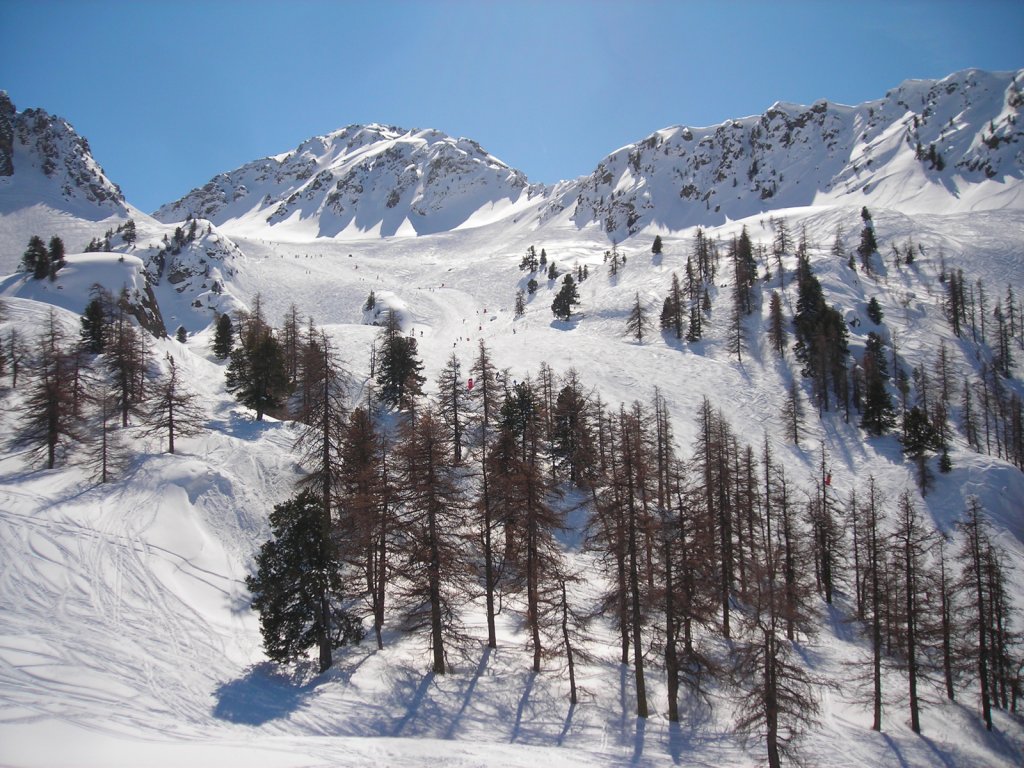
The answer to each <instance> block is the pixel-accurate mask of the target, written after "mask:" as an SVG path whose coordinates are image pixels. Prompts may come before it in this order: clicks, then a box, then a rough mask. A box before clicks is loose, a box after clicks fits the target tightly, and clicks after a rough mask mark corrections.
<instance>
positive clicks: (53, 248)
mask: <svg viewBox="0 0 1024 768" xmlns="http://www.w3.org/2000/svg"><path fill="white" fill-rule="evenodd" d="M46 256H47V261H48V269H47V272H46V275H43V276H44V277H45V276H49V278H50V279H51V280H56V279H57V270H58V269H60V268H61V267H63V266H64V263H65V262H64V241H63V240H61V239H60V238H59V237H57V236H56V235H54V236H53V237H51V238H50V246H49V248H48V249H47V252H46ZM37 272H38V270H37Z"/></svg>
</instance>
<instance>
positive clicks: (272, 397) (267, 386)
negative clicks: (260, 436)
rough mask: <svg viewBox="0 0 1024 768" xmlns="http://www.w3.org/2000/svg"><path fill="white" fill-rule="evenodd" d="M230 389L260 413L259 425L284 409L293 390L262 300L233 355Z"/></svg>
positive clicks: (246, 321) (229, 372)
mask: <svg viewBox="0 0 1024 768" xmlns="http://www.w3.org/2000/svg"><path fill="white" fill-rule="evenodd" d="M226 386H227V389H228V391H229V392H231V393H232V394H234V396H235V399H237V400H238V401H239V402H240V403H241V404H242V405H244V406H246V407H247V408H251V409H253V410H254V411H256V421H263V416H264V414H265V413H267V411H270V410H273V409H276V408H280V407H281V406H282V405H284V397H285V395H286V394H287V392H288V389H289V385H288V371H287V369H286V367H285V358H284V352H283V351H282V349H281V344H280V343H279V342H278V340H277V338H276V337H275V336H274V334H273V331H272V329H271V328H270V326H268V325H267V323H266V320H265V319H264V318H263V313H262V309H261V302H260V297H259V296H257V297H256V301H255V307H254V309H253V312H252V314H251V315H249V316H248V317H246V318H244V323H243V327H242V330H241V333H240V334H239V338H238V344H237V345H236V346H235V348H234V349H233V350H232V351H231V362H230V364H229V365H228V369H227V372H226Z"/></svg>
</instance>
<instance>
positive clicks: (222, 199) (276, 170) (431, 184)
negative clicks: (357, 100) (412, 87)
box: [154, 125, 541, 236]
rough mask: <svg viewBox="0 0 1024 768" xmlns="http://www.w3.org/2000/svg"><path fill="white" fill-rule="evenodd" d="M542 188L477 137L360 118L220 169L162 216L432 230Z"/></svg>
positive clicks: (328, 229) (385, 231)
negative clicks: (273, 152) (270, 154)
mask: <svg viewBox="0 0 1024 768" xmlns="http://www.w3.org/2000/svg"><path fill="white" fill-rule="evenodd" d="M540 191H541V188H539V187H530V186H529V185H528V184H527V181H526V177H525V176H524V175H523V174H522V173H520V172H519V171H516V170H514V169H512V168H509V167H508V166H507V165H505V164H504V163H502V162H501V161H500V160H498V159H497V158H495V157H493V156H492V155H489V154H488V153H487V152H485V151H484V150H483V149H482V148H481V147H480V145H479V144H477V143H476V142H474V141H471V140H469V139H454V138H452V137H450V136H447V135H445V134H443V133H440V132H439V131H431V130H424V131H407V130H404V129H401V128H396V127H394V126H383V125H368V126H362V125H353V126H349V127H347V128H344V129H342V130H340V131H336V132H334V133H331V134H328V135H327V136H317V137H314V138H312V139H309V140H308V141H305V142H303V143H302V144H301V145H300V146H298V147H297V148H296V149H294V150H293V151H291V152H288V153H287V154H284V155H279V156H277V157H268V158H265V159H263V160H257V161H255V162H253V163H249V164H248V165H244V166H242V167H241V168H238V169H236V170H234V171H231V172H229V173H223V174H220V175H218V176H216V177H214V178H213V179H211V180H210V181H209V182H208V183H207V184H205V185H204V186H203V187H201V188H199V189H195V190H193V191H192V192H190V193H189V194H188V195H186V196H185V197H183V198H182V199H180V200H178V201H176V202H174V203H170V204H168V205H165V206H163V207H162V208H160V210H158V211H157V212H156V213H155V214H154V216H155V217H156V218H157V219H159V220H161V221H166V222H172V221H181V220H183V219H184V218H186V217H187V216H189V215H191V216H197V217H203V218H207V219H210V220H211V221H213V222H214V223H215V224H218V225H220V224H222V223H224V222H225V221H228V220H231V219H238V218H244V217H255V218H257V219H259V220H261V221H262V222H265V223H266V224H269V225H271V226H275V225H278V224H281V223H284V222H293V223H294V222H310V221H312V222H315V226H316V232H317V234H320V235H325V236H330V235H334V234H337V233H339V232H341V231H342V230H344V229H346V228H348V227H355V228H356V229H359V230H363V231H366V230H372V229H374V228H379V231H380V233H381V234H382V235H389V234H394V233H395V232H397V231H399V230H400V229H401V228H403V227H406V228H411V229H412V230H413V231H415V232H416V233H418V234H425V233H429V232H440V231H445V230H448V229H453V228H455V227H457V226H459V225H460V224H462V223H463V222H465V221H466V220H467V219H468V218H469V217H470V216H472V215H473V213H475V212H476V211H479V210H480V209H481V208H485V207H487V206H492V205H495V204H500V203H503V202H507V201H513V202H514V201H516V200H518V199H519V197H520V196H521V195H522V194H524V193H526V194H527V195H533V194H537V193H539V192H540Z"/></svg>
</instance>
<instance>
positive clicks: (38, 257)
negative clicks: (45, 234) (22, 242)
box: [21, 235, 50, 280]
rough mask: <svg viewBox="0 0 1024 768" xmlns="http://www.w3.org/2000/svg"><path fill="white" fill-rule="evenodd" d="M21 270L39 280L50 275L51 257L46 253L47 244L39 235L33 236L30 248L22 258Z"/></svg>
mask: <svg viewBox="0 0 1024 768" xmlns="http://www.w3.org/2000/svg"><path fill="white" fill-rule="evenodd" d="M21 268H22V269H23V270H24V271H25V272H30V273H31V274H32V276H33V277H34V278H35V279H36V280H39V279H41V278H43V277H46V276H47V275H48V274H49V273H50V257H49V254H48V253H47V251H46V244H45V243H43V238H41V237H39V235H32V237H30V238H29V241H28V247H27V248H26V249H25V253H23V254H22V256H21Z"/></svg>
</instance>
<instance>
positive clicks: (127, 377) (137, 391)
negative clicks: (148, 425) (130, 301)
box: [104, 297, 149, 427]
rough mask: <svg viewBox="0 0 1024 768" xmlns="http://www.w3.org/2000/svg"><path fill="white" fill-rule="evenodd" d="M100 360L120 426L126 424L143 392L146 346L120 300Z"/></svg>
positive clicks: (146, 358)
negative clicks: (105, 372) (117, 411)
mask: <svg viewBox="0 0 1024 768" xmlns="http://www.w3.org/2000/svg"><path fill="white" fill-rule="evenodd" d="M122 298H123V297H122ZM104 363H105V366H106V369H107V373H108V374H109V375H110V378H111V384H112V387H113V392H114V396H115V397H116V399H117V405H118V408H119V409H120V411H121V426H122V427H127V426H128V421H129V416H130V415H131V414H132V413H133V412H134V411H136V410H137V409H138V407H139V406H140V405H141V404H142V402H143V400H144V399H145V396H146V391H145V382H146V376H147V374H148V370H149V348H148V345H147V344H146V338H145V336H143V335H142V333H141V332H140V331H139V330H138V329H137V328H136V327H135V326H134V325H132V322H131V319H130V318H129V315H128V313H127V312H126V311H125V307H124V302H123V301H119V302H118V306H117V310H116V316H115V317H114V321H113V324H112V325H111V327H110V338H109V340H108V341H107V343H106V346H105V351H104Z"/></svg>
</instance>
